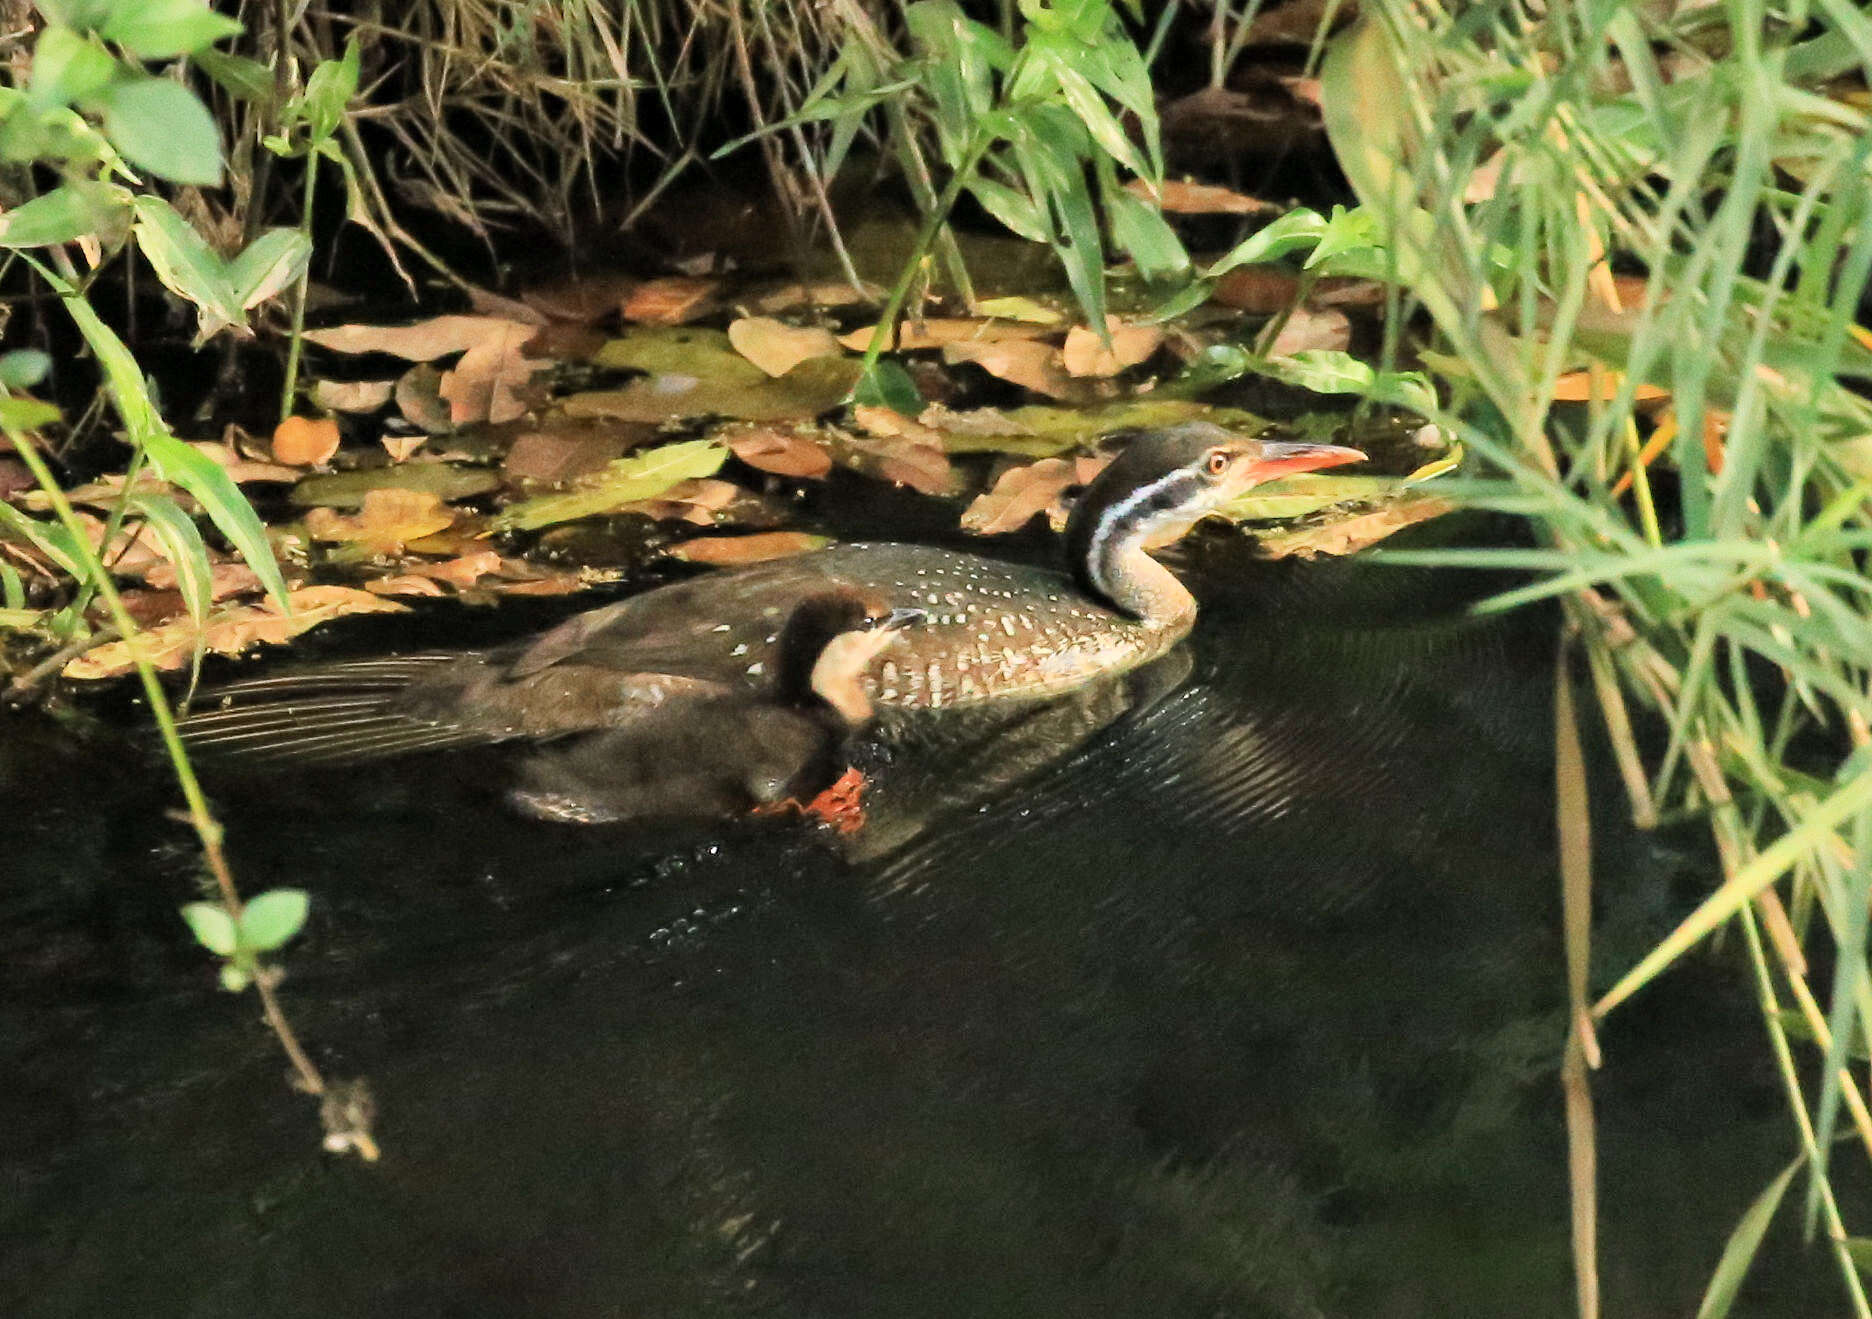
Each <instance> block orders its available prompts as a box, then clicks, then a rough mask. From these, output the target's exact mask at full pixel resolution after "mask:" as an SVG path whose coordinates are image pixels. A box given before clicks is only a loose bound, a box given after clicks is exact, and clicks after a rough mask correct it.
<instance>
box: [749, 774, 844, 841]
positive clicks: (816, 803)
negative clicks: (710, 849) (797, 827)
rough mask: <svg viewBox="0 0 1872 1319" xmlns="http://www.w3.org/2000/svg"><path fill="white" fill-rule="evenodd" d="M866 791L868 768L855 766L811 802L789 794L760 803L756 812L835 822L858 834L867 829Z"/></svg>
mask: <svg viewBox="0 0 1872 1319" xmlns="http://www.w3.org/2000/svg"><path fill="white" fill-rule="evenodd" d="M864 790H865V776H864V771H863V770H860V769H855V768H854V769H847V770H846V771H845V772H844V773H843V774H841V775H839V777H838V781H837V782H835V783H834V784H833V785H832V786H831V787H829V788H827V789H826V790H825V791H824V792H822V793H820V794H819V795H818V796H817V797H814V798H813V799H812V800H811V801H809V802H806V803H804V804H802V803H800V802H799V801H798V800H797V799H795V798H792V797H788V798H787V799H786V800H785V801H777V802H773V803H770V804H769V805H766V806H756V807H755V808H754V810H753V814H755V815H785V814H794V815H800V816H804V817H805V818H806V819H809V820H817V821H819V822H820V823H821V824H828V825H831V826H832V827H833V828H834V829H836V830H838V831H839V832H840V833H841V834H855V833H857V832H858V831H859V830H860V829H862V828H864V822H865V816H864V802H863V800H862V798H863V796H864Z"/></svg>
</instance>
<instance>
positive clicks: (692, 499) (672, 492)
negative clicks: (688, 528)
mask: <svg viewBox="0 0 1872 1319" xmlns="http://www.w3.org/2000/svg"><path fill="white" fill-rule="evenodd" d="M740 494H741V487H740V486H738V485H736V484H735V483H734V482H732V481H718V480H716V479H715V478H714V477H711V476H699V477H691V478H690V479H689V480H687V481H679V482H678V483H677V484H675V485H673V486H671V487H670V488H669V489H668V490H666V491H664V492H663V493H662V494H660V495H658V496H656V497H655V498H654V499H639V500H635V501H633V502H631V503H629V504H622V505H620V506H619V507H618V509H617V511H618V512H620V513H642V514H643V515H644V516H646V517H649V518H653V519H655V520H656V521H658V522H690V523H694V524H695V525H696V526H698V527H712V526H714V525H715V522H716V515H717V514H718V513H720V512H721V511H722V510H723V509H725V508H727V507H728V505H730V504H732V503H733V502H734V501H735V500H736V498H738V497H739V496H740Z"/></svg>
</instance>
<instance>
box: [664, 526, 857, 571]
mask: <svg viewBox="0 0 1872 1319" xmlns="http://www.w3.org/2000/svg"><path fill="white" fill-rule="evenodd" d="M829 540H830V538H829V537H826V536H812V535H808V534H807V533H806V532H803V531H762V532H756V533H754V534H753V535H751V536H697V537H695V538H694V539H692V540H686V541H683V542H682V543H681V544H680V545H676V546H673V547H671V549H670V551H669V553H670V557H671V558H675V559H682V560H684V561H686V562H688V563H712V564H717V565H722V566H727V565H733V564H742V563H761V562H764V561H765V560H768V559H783V558H786V557H787V556H788V555H793V554H805V553H806V552H808V551H809V550H816V549H820V548H822V547H824V546H825V545H827V544H828V543H829Z"/></svg>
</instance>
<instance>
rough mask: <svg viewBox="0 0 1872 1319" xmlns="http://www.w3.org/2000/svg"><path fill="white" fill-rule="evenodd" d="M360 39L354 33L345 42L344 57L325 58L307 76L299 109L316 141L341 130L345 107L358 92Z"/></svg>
mask: <svg viewBox="0 0 1872 1319" xmlns="http://www.w3.org/2000/svg"><path fill="white" fill-rule="evenodd" d="M357 85H358V43H357V38H356V37H353V38H352V39H351V40H350V41H349V42H347V43H346V44H345V53H344V58H343V59H338V60H325V61H323V62H321V63H320V64H319V66H318V67H317V68H316V69H313V70H312V76H311V77H309V78H307V79H306V88H305V94H304V95H303V96H301V97H300V98H299V105H298V113H299V115H300V117H301V118H303V119H304V120H305V124H306V128H307V129H308V130H309V131H310V132H311V134H312V140H313V141H314V142H319V141H323V140H324V139H325V138H328V137H330V136H331V135H332V134H333V133H335V132H337V131H338V125H340V124H342V123H343V122H344V116H345V107H346V106H348V105H350V104H351V98H352V97H353V96H356V95H357Z"/></svg>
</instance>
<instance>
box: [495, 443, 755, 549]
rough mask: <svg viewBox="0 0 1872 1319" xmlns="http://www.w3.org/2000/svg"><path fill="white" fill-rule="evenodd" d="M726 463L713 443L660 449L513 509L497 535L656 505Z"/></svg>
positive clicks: (502, 518)
mask: <svg viewBox="0 0 1872 1319" xmlns="http://www.w3.org/2000/svg"><path fill="white" fill-rule="evenodd" d="M727 458H728V450H727V448H726V447H725V446H723V445H720V444H716V443H714V442H713V441H710V440H684V441H682V442H680V443H677V444H665V445H660V446H658V447H657V448H655V449H650V450H648V451H646V452H644V453H639V454H633V455H631V456H630V457H628V458H619V459H617V460H616V461H614V462H612V463H611V464H609V465H608V466H607V467H605V468H604V469H603V470H602V471H598V472H594V473H592V474H591V475H590V476H588V477H583V478H581V479H580V480H579V481H578V483H577V485H576V486H575V487H574V488H573V489H571V490H568V491H566V492H565V493H563V494H557V495H543V496H541V497H540V498H538V499H528V500H524V501H522V502H521V503H518V504H515V505H513V507H511V508H509V509H507V510H506V511H505V512H503V513H502V514H501V515H500V516H499V517H497V518H495V519H494V529H495V530H497V531H533V530H536V529H537V528H540V527H546V526H551V525H552V524H553V523H555V522H570V521H571V520H573V519H574V518H586V517H595V516H597V515H599V514H601V513H609V512H611V511H612V510H613V509H615V508H617V507H618V506H619V505H620V504H631V503H635V502H637V501H638V500H640V499H655V498H656V497H657V496H658V495H660V494H662V493H663V492H664V491H665V490H668V489H669V488H670V487H671V486H673V485H675V484H676V483H677V482H679V481H688V480H693V479H695V478H698V477H704V476H713V475H714V474H715V473H716V472H717V471H719V470H720V469H721V465H722V463H724V462H726V461H727Z"/></svg>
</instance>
